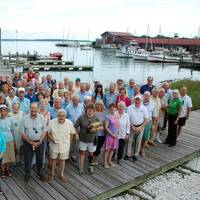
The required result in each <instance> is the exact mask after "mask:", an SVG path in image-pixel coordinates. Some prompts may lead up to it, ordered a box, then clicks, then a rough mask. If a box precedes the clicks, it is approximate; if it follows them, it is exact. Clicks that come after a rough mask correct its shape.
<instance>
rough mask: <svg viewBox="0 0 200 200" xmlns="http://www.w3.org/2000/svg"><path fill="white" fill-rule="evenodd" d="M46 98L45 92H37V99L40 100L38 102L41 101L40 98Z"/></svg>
mask: <svg viewBox="0 0 200 200" xmlns="http://www.w3.org/2000/svg"><path fill="white" fill-rule="evenodd" d="M44 98H45V95H44V94H43V93H41V92H38V93H37V100H38V102H40V100H41V99H44Z"/></svg>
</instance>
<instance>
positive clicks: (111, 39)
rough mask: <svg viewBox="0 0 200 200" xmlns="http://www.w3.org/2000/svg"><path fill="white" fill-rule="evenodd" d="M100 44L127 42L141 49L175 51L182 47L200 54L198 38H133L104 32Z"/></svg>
mask: <svg viewBox="0 0 200 200" xmlns="http://www.w3.org/2000/svg"><path fill="white" fill-rule="evenodd" d="M101 37H102V44H104V45H105V44H116V45H119V44H122V45H123V44H127V43H129V42H137V43H138V44H139V46H141V47H142V48H146V47H148V48H153V49H154V48H155V47H164V48H168V49H175V48H177V47H183V48H185V49H186V50H187V51H190V52H192V53H194V52H200V39H199V38H177V37H175V38H150V37H146V38H145V37H135V36H133V35H132V34H131V33H128V32H113V31H106V32H104V33H102V34H101Z"/></svg>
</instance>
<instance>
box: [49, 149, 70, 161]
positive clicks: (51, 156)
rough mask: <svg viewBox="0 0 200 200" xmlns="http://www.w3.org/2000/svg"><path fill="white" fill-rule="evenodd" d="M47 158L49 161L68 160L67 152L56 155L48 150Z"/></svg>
mask: <svg viewBox="0 0 200 200" xmlns="http://www.w3.org/2000/svg"><path fill="white" fill-rule="evenodd" d="M49 156H50V158H51V159H54V160H55V159H60V160H67V159H68V158H69V152H66V153H56V152H53V151H51V150H49Z"/></svg>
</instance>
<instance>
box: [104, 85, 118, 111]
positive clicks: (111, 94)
mask: <svg viewBox="0 0 200 200" xmlns="http://www.w3.org/2000/svg"><path fill="white" fill-rule="evenodd" d="M115 89H116V87H115V84H114V83H111V84H110V88H109V91H107V92H106V93H105V95H104V100H103V101H104V105H105V107H106V108H107V109H109V106H110V104H111V103H116V100H117V96H118V93H117V92H115Z"/></svg>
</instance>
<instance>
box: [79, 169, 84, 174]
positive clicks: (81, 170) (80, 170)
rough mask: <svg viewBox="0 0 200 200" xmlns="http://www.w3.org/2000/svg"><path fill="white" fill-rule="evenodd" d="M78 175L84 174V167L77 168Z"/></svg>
mask: <svg viewBox="0 0 200 200" xmlns="http://www.w3.org/2000/svg"><path fill="white" fill-rule="evenodd" d="M79 175H80V176H82V175H84V169H83V167H80V168H79Z"/></svg>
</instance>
